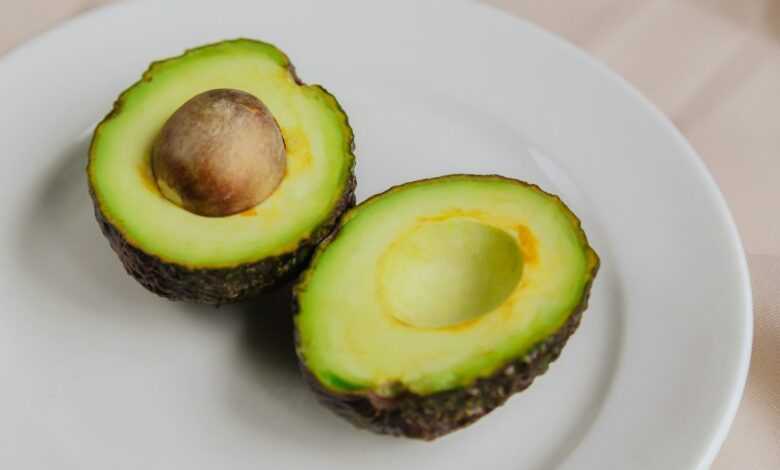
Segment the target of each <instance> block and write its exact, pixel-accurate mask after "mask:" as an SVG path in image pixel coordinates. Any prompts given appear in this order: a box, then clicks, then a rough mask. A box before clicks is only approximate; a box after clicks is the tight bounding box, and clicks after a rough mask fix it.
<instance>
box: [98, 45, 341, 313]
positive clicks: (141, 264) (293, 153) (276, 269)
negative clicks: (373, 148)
mask: <svg viewBox="0 0 780 470" xmlns="http://www.w3.org/2000/svg"><path fill="white" fill-rule="evenodd" d="M214 89H233V90H240V91H243V92H246V93H249V94H250V95H253V96H255V97H257V98H258V99H259V100H261V102H262V103H263V104H264V105H265V106H266V107H267V108H268V110H269V111H270V113H271V115H272V116H273V118H274V119H275V121H276V123H277V124H278V127H279V129H280V131H281V134H282V137H283V139H284V147H285V150H286V165H287V166H286V170H285V174H284V176H283V177H282V179H281V182H280V183H279V185H278V187H276V188H275V190H274V191H273V193H272V194H271V195H270V196H268V197H267V198H265V200H263V201H262V202H261V203H259V204H258V205H256V206H254V207H250V208H249V209H248V210H245V211H243V212H241V213H237V214H234V215H229V216H224V217H204V216H201V215H197V214H195V213H193V212H190V211H188V210H185V209H183V208H182V207H180V204H176V203H174V202H171V200H174V201H175V198H172V197H171V195H170V194H166V195H167V196H169V197H165V195H163V193H162V192H161V188H160V185H159V184H158V182H157V181H155V178H154V175H153V172H152V169H151V165H150V155H151V151H152V148H153V146H154V143H155V139H156V138H157V136H158V134H159V133H160V130H161V129H162V128H163V126H164V124H165V123H166V120H168V119H169V118H170V117H171V115H172V114H173V113H174V112H175V111H176V110H177V109H178V108H179V107H180V106H182V105H183V104H184V103H185V102H187V101H188V100H190V99H191V98H193V97H194V96H196V95H199V94H201V93H203V92H206V91H208V90H214ZM353 166H354V155H353V153H352V130H351V128H350V127H349V125H348V123H347V118H346V115H345V113H344V112H343V110H342V109H341V107H340V106H339V104H338V103H337V102H336V100H335V98H334V97H333V96H332V95H330V94H329V93H328V92H327V91H325V89H324V88H322V87H320V86H318V85H306V84H303V83H302V82H301V81H300V80H299V79H298V77H297V76H296V75H295V73H294V70H293V68H292V65H291V64H290V61H289V59H288V58H287V56H286V55H285V54H284V53H282V52H281V51H280V50H279V49H277V48H276V47H274V46H272V45H270V44H268V43H264V42H260V41H254V40H247V39H239V40H232V41H225V42H221V43H216V44H210V45H207V46H203V47H199V48H196V49H191V50H189V51H187V52H185V53H184V54H183V55H181V56H178V57H174V58H171V59H167V60H162V61H158V62H155V63H153V64H152V65H151V66H150V67H149V69H148V70H147V71H146V72H145V73H144V74H143V77H142V79H141V80H140V81H138V82H137V83H136V84H134V85H132V86H131V87H130V88H129V89H127V90H126V91H125V92H124V93H122V94H121V95H120V97H119V99H118V100H117V102H116V104H115V106H114V109H113V111H112V112H111V113H110V114H109V115H108V116H107V117H106V118H105V119H104V120H103V121H102V122H101V123H100V124H99V125H98V127H97V128H96V130H95V133H94V136H93V140H92V145H91V148H90V154H89V165H88V168H87V172H88V178H89V184H90V192H91V194H92V197H93V201H94V203H95V209H96V213H97V216H98V220H99V221H100V223H101V227H102V228H103V231H104V233H106V235H107V236H108V237H109V239H111V242H112V247H114V249H115V251H117V253H118V254H119V255H120V257H121V258H122V260H123V262H124V264H125V267H126V268H127V270H128V271H130V272H131V274H133V275H134V276H135V277H136V278H138V279H139V281H141V282H142V283H144V285H146V286H147V287H148V288H150V289H152V290H154V291H155V292H157V293H159V294H162V295H165V296H168V297H171V298H185V299H188V298H189V299H191V300H203V301H207V302H213V303H220V302H223V301H233V300H240V298H242V297H244V296H246V295H247V294H250V293H256V291H257V290H258V289H261V288H262V287H265V286H268V285H270V284H273V283H274V282H275V280H274V279H273V277H275V276H277V275H278V274H280V273H281V274H289V273H291V272H293V271H295V268H296V266H301V265H302V263H303V262H304V261H305V260H306V259H308V254H309V253H310V252H311V249H312V248H313V246H315V245H316V244H317V243H318V242H319V241H320V240H321V239H322V238H324V236H325V235H327V233H328V232H329V231H330V228H332V226H333V225H334V224H335V221H336V220H337V219H338V216H339V215H340V214H341V212H343V210H344V209H345V208H346V207H348V206H349V205H351V202H350V201H351V200H353V199H354V196H353V190H354V177H353V175H352V169H353ZM162 186H163V187H162V191H165V190H166V188H165V185H164V184H163V185H162ZM170 192H171V191H168V193H170ZM302 249H303V250H306V253H301V252H299V250H302ZM128 258H129V259H128ZM150 264H151V265H153V266H149V265H150ZM293 265H295V266H293ZM242 270H243V271H242ZM191 274H192V275H193V276H194V277H193V278H192V279H188V276H190V275H191ZM166 277H168V278H175V279H166ZM144 278H151V279H144ZM219 284H223V285H219ZM182 290H186V291H187V292H181V291H182ZM199 290H200V291H203V292H204V296H203V298H201V299H198V298H194V299H193V298H192V297H198V295H197V292H198V291H199Z"/></svg>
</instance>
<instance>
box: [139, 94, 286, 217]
mask: <svg viewBox="0 0 780 470" xmlns="http://www.w3.org/2000/svg"><path fill="white" fill-rule="evenodd" d="M151 165H152V172H153V173H154V178H155V181H156V182H157V186H158V188H159V189H160V192H161V193H162V195H163V196H165V198H167V199H168V200H170V201H171V202H173V203H174V204H176V205H178V206H180V207H182V208H184V209H186V210H188V211H190V212H193V213H195V214H198V215H203V216H208V217H224V216H228V215H232V214H236V213H239V212H242V211H245V210H247V209H251V208H252V207H254V206H256V205H258V204H260V203H261V202H263V201H264V200H265V199H266V198H268V196H270V195H271V193H273V192H274V190H275V189H276V188H277V187H278V186H279V184H280V183H281V181H282V178H283V177H284V174H285V171H286V167H287V162H286V152H285V145H284V139H283V137H282V133H281V130H280V129H279V126H278V124H277V123H276V120H275V119H274V117H273V116H272V115H271V112H270V111H269V110H268V108H267V107H266V106H265V105H264V104H263V102H262V101H260V100H259V99H258V98H256V97H255V96H253V95H251V94H249V93H246V92H243V91H240V90H233V89H214V90H209V91H206V92H204V93H201V94H199V95H197V96H195V97H193V98H192V99H190V100H189V101H187V102H186V103H184V104H183V105H182V106H181V107H180V108H178V109H177V110H176V111H175V112H174V113H173V115H171V117H170V118H169V119H168V121H166V123H165V125H164V126H163V128H162V130H161V132H160V134H159V136H158V137H157V139H156V140H155V142H154V146H153V148H152V155H151Z"/></svg>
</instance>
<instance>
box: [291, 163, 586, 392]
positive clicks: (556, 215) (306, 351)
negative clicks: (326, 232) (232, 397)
mask: <svg viewBox="0 0 780 470" xmlns="http://www.w3.org/2000/svg"><path fill="white" fill-rule="evenodd" d="M345 220H346V221H345V222H344V225H343V227H342V229H341V230H340V231H339V232H338V234H337V236H336V237H335V238H334V239H333V240H332V242H331V243H330V244H329V245H328V246H327V247H325V248H324V249H322V250H320V252H319V253H318V255H317V256H316V258H315V260H314V262H313V265H312V266H311V267H310V269H309V271H307V273H306V275H305V277H304V279H303V280H302V282H301V283H300V284H299V286H298V302H299V308H300V310H299V314H298V315H297V317H296V324H297V328H298V331H299V339H300V344H299V346H298V347H299V352H300V354H301V356H302V358H303V360H304V362H305V364H306V366H307V367H308V368H309V370H311V371H312V372H313V373H314V374H315V375H316V376H317V378H318V379H319V380H320V381H321V382H322V383H323V384H324V385H325V386H326V387H328V388H329V389H332V390H334V391H344V392H346V391H355V390H372V391H373V392H375V393H379V394H382V395H392V394H393V393H395V391H397V390H398V389H399V387H398V384H400V385H402V387H400V388H405V389H408V390H411V391H412V392H415V393H418V394H429V393H434V392H437V391H443V390H448V389H451V388H454V387H458V386H462V385H465V384H468V383H471V382H472V381H473V380H475V379H476V378H479V377H484V376H488V375H490V374H492V373H493V372H495V370H496V369H497V368H498V367H500V366H502V365H504V364H506V363H507V362H508V361H510V360H513V359H516V358H519V357H522V356H523V354H525V353H526V352H528V350H529V349H530V348H532V347H533V346H534V345H535V344H536V343H538V342H539V341H541V340H542V339H544V338H546V337H547V336H549V335H550V334H553V333H554V332H555V331H556V330H557V329H558V328H559V327H560V326H561V325H562V324H563V323H564V322H565V321H566V320H567V319H568V317H569V315H571V314H572V312H573V311H574V310H575V309H576V308H577V307H578V305H579V304H580V301H581V300H582V296H583V293H584V289H585V288H586V284H587V283H588V282H589V281H590V279H591V277H592V276H593V270H594V267H595V265H596V263H597V257H596V255H595V253H594V252H593V250H591V249H590V247H589V246H588V244H587V240H586V239H585V236H584V233H583V232H582V230H581V229H580V226H579V221H578V220H577V219H576V217H574V215H573V214H572V213H571V212H570V211H569V210H568V209H567V208H566V207H565V205H563V203H561V202H560V200H559V199H557V198H555V197H553V196H550V195H548V194H546V193H544V192H542V191H540V190H538V188H535V187H531V186H528V185H525V184H521V183H519V182H517V181H513V180H508V179H503V178H499V177H490V176H450V177H444V178H438V179H434V180H427V181H421V182H416V183H411V184H407V185H403V186H400V187H398V188H395V189H393V190H391V191H389V192H387V193H385V194H383V195H381V196H378V197H376V198H373V199H371V200H369V201H368V202H367V203H364V204H362V205H360V206H359V207H357V208H356V209H353V210H352V211H351V212H349V213H348V215H347V216H346V218H345Z"/></svg>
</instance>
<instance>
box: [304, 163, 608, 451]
mask: <svg viewBox="0 0 780 470" xmlns="http://www.w3.org/2000/svg"><path fill="white" fill-rule="evenodd" d="M456 176H461V175H456ZM493 177H496V178H502V179H511V178H505V177H502V176H498V175H493ZM434 179H436V178H434ZM512 181H514V182H515V183H518V184H523V185H526V186H530V187H532V188H534V189H535V190H537V191H541V192H545V191H543V190H542V189H541V188H539V187H538V186H536V185H533V184H529V183H525V182H523V181H517V180H512ZM401 186H403V185H401ZM396 188H397V187H396ZM396 188H390V189H389V190H388V191H386V192H390V191H393V190H395V189H396ZM545 193H546V192H545ZM382 194H385V193H381V194H377V195H375V196H373V197H378V196H381V195H382ZM546 194H548V195H549V196H553V197H555V196H554V195H552V194H549V193H546ZM560 202H561V204H563V202H562V201H560ZM563 205H564V207H565V204H563ZM566 209H567V210H568V211H569V213H570V214H571V216H572V217H573V218H574V219H575V220H576V224H577V226H579V225H580V222H579V219H577V217H576V216H575V215H574V214H573V213H572V212H571V210H569V209H568V207H567V208H566ZM338 230H339V229H338V228H337V229H336V230H334V231H333V233H331V235H330V236H329V237H328V238H327V239H326V240H325V241H324V242H323V243H322V244H321V245H320V246H319V247H318V251H323V250H324V249H325V248H326V247H327V245H328V244H329V243H330V240H332V239H333V238H335V236H336V235H338ZM581 234H582V237H583V238H584V237H585V234H584V232H582V233H581ZM593 255H594V257H595V258H594V259H595V264H594V265H593V267H592V268H591V271H590V281H589V282H588V283H587V284H586V285H585V288H584V289H583V292H582V298H581V299H580V302H579V304H578V305H577V307H576V308H574V309H573V310H572V312H571V314H570V315H569V317H568V319H567V320H566V322H565V323H564V324H563V325H561V327H560V328H558V330H556V331H555V332H554V333H553V334H551V335H549V336H548V337H547V338H545V339H544V340H542V341H540V342H539V343H538V344H536V345H535V346H534V347H533V348H531V349H530V350H529V351H528V352H527V353H526V354H524V355H523V356H522V357H519V358H517V359H515V360H512V361H510V362H508V363H506V364H504V365H503V366H501V367H499V368H498V369H496V372H494V373H493V374H491V375H490V376H488V377H485V378H481V379H478V380H476V381H474V383H472V384H470V385H468V386H466V387H460V388H455V389H451V390H445V391H442V392H438V393H434V394H430V395H418V394H415V393H412V392H409V391H405V392H402V393H400V394H398V395H396V396H394V397H392V398H386V397H381V396H378V395H377V394H375V393H373V392H372V391H370V390H368V391H358V392H354V393H343V392H338V391H334V390H330V389H329V388H328V387H327V386H325V385H324V384H323V383H321V382H320V381H319V380H318V379H317V377H316V375H315V374H314V373H313V372H312V371H311V370H309V369H308V368H307V366H306V362H305V358H303V356H302V355H301V353H300V347H298V346H299V345H300V340H299V337H298V330H297V329H296V330H295V334H296V338H295V342H296V350H297V351H298V358H299V365H300V368H301V372H302V374H303V377H304V379H305V380H306V382H307V383H308V384H309V386H310V387H311V389H312V390H313V391H314V393H315V394H316V395H317V398H318V399H319V401H320V403H322V404H323V405H324V406H325V407H327V408H329V409H330V410H332V411H333V412H335V413H336V414H338V415H339V416H341V417H343V418H345V419H346V420H348V421H349V422H351V423H352V424H353V425H355V426H356V427H358V428H361V429H367V430H369V431H373V432H376V433H379V434H390V435H393V436H404V437H409V438H415V439H423V440H426V441H430V440H433V439H436V438H437V437H440V436H443V435H445V434H448V433H450V432H452V431H456V430H458V429H460V428H463V427H465V426H468V425H469V424H472V423H473V422H474V421H476V420H478V419H479V418H481V417H483V416H485V415H486V414H488V413H490V412H491V411H493V410H494V409H496V408H497V407H499V406H501V405H503V404H504V402H506V401H507V399H509V397H510V396H512V395H513V394H515V393H518V392H522V391H523V390H525V389H526V388H528V387H529V386H530V385H531V383H533V381H534V379H535V378H536V377H537V376H539V375H542V374H544V373H545V372H546V371H547V368H548V366H549V365H550V363H551V362H553V361H555V360H556V359H557V358H558V356H560V354H561V351H562V350H563V347H564V346H565V345H566V342H567V341H568V339H569V337H570V336H571V335H572V334H573V333H574V331H575V330H576V329H577V327H578V326H579V324H580V320H581V319H582V314H583V312H584V311H585V310H586V309H587V308H588V300H589V298H590V290H591V286H592V285H593V281H594V280H595V278H596V274H597V273H598V270H599V267H600V261H599V258H598V256H597V255H596V254H595V252H594V253H593ZM300 282H303V281H299V283H300ZM296 295H297V293H296ZM293 311H294V312H295V314H297V313H298V311H299V304H298V301H297V297H294V299H293Z"/></svg>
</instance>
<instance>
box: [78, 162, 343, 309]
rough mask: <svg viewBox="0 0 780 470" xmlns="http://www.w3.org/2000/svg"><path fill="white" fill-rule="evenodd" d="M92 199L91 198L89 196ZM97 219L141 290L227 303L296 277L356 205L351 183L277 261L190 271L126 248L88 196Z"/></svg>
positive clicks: (261, 261)
mask: <svg viewBox="0 0 780 470" xmlns="http://www.w3.org/2000/svg"><path fill="white" fill-rule="evenodd" d="M90 194H93V193H92V191H90ZM92 200H93V203H94V206H95V218H96V219H97V222H98V225H100V230H101V231H102V232H103V235H105V237H106V238H107V239H108V241H109V243H110V244H111V248H112V249H113V250H114V252H116V254H117V255H118V256H119V259H120V260H121V261H122V264H123V265H124V267H125V270H126V271H127V273H128V274H130V275H131V276H133V277H134V278H135V279H136V280H137V281H138V282H139V283H141V285H142V286H144V287H146V288H147V289H149V290H150V291H152V292H154V293H155V294H157V295H160V296H162V297H166V298H168V299H170V300H187V301H191V302H198V303H206V304H214V305H220V304H226V303H232V302H237V301H240V300H244V299H247V298H251V297H254V296H255V295H257V294H259V293H261V292H264V291H267V290H269V289H271V288H273V287H275V286H277V285H280V284H282V283H284V282H286V281H288V280H290V279H292V278H293V277H294V276H296V275H297V274H298V273H299V272H300V271H301V270H302V269H303V268H304V267H305V266H306V264H307V263H308V261H309V259H310V258H311V255H312V252H313V251H314V248H316V246H317V245H318V244H319V243H320V242H321V241H322V240H323V239H324V238H325V237H327V236H328V234H329V233H330V232H331V231H332V230H333V228H334V227H335V226H336V225H337V224H338V221H339V219H340V218H341V215H342V214H343V213H344V211H346V210H347V209H349V208H350V207H352V206H354V205H355V178H354V176H353V177H351V178H350V180H349V184H348V186H347V188H346V190H345V191H344V193H343V194H342V196H341V199H340V201H339V203H338V205H337V206H336V208H335V209H334V211H333V212H332V213H331V216H330V217H329V218H328V220H326V221H325V222H323V223H322V224H321V225H320V226H319V228H317V229H316V230H315V231H314V232H313V233H312V234H311V235H310V236H309V237H308V238H306V239H304V240H301V241H300V242H299V243H298V246H297V247H296V248H295V249H294V250H291V251H289V252H287V253H285V254H283V255H281V256H276V257H272V258H265V259H262V260H260V261H257V262H254V263H247V264H242V265H239V266H236V267H233V268H220V269H192V268H188V267H186V266H181V265H179V264H176V263H169V262H166V261H164V260H162V259H160V258H158V257H156V256H153V255H150V254H148V253H146V252H144V251H143V250H141V249H139V248H137V247H136V246H134V245H133V244H132V243H130V242H129V241H128V240H127V239H126V238H125V237H124V236H123V235H122V232H121V231H120V230H119V229H117V228H116V226H114V225H113V224H112V223H111V222H109V221H108V219H107V218H106V217H105V216H104V215H103V212H102V211H101V210H100V206H99V205H98V204H97V201H96V199H95V197H94V194H93V195H92Z"/></svg>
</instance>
